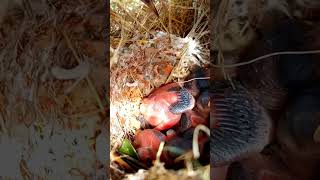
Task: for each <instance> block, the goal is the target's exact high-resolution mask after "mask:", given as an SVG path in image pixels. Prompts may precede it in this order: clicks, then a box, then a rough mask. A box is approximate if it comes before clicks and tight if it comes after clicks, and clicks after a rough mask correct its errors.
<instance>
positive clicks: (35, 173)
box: [0, 0, 108, 179]
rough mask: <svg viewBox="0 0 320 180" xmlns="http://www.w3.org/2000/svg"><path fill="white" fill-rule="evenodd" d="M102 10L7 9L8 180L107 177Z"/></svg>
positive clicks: (6, 4)
mask: <svg viewBox="0 0 320 180" xmlns="http://www.w3.org/2000/svg"><path fill="white" fill-rule="evenodd" d="M100 3H101V2H99V1H90V2H89V1H81V2H80V1H77V0H75V1H68V2H64V1H59V0H57V1H50V3H49V1H32V2H31V1H2V2H1V8H2V9H1V15H2V16H1V19H0V23H1V35H0V39H1V60H0V61H1V65H0V69H1V70H0V84H1V88H0V97H1V98H0V99H1V100H0V101H1V102H0V104H1V105H0V107H1V110H0V122H1V125H0V126H1V139H0V147H1V152H0V156H1V158H2V160H3V161H1V163H0V166H1V168H0V169H1V170H0V176H1V178H8V179H22V178H24V179H83V178H89V177H92V178H93V177H99V178H101V177H102V178H105V177H106V176H107V174H106V168H105V164H106V161H107V158H106V156H105V154H106V153H105V152H106V151H107V149H106V148H104V147H107V146H108V144H107V131H106V130H105V129H106V128H105V127H104V125H103V122H104V121H105V107H106V105H107V104H106V98H105V94H106V90H107V89H106V81H107V80H106V73H107V72H106V71H105V69H107V65H106V62H105V59H104V43H103V40H102V35H101V32H102V29H103V27H102V26H103V18H104V14H103V13H101V12H103V11H101V10H103V7H101V6H100V5H99V4H100ZM71 27H72V28H71ZM93 69H94V71H93ZM96 149H99V150H100V149H104V151H105V152H100V151H96ZM8 152H10V153H8ZM8 162H10V163H9V164H8ZM61 165H63V166H61Z"/></svg>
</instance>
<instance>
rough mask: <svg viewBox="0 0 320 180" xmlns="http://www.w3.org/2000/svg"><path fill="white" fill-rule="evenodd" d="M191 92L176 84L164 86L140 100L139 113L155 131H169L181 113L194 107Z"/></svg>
mask: <svg viewBox="0 0 320 180" xmlns="http://www.w3.org/2000/svg"><path fill="white" fill-rule="evenodd" d="M192 91H193V90H192V89H190V90H189V89H186V88H183V87H181V86H180V85H179V84H178V83H171V84H167V85H164V86H162V87H160V88H158V89H156V90H155V91H153V92H152V93H151V94H150V95H149V96H148V97H146V98H144V99H143V100H142V103H141V105H140V112H141V114H142V115H143V117H144V119H145V121H146V122H148V123H149V124H150V125H151V126H153V127H155V129H156V130H160V131H161V130H165V129H169V128H171V127H173V126H174V125H176V124H177V123H178V122H179V121H180V118H181V115H182V113H184V112H186V111H189V110H191V109H193V107H194V106H195V99H194V97H193V95H192Z"/></svg>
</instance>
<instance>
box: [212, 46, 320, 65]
mask: <svg viewBox="0 0 320 180" xmlns="http://www.w3.org/2000/svg"><path fill="white" fill-rule="evenodd" d="M301 54H320V50H310V51H280V52H274V53H270V54H266V55H263V56H260V57H257V58H254V59H252V60H250V61H246V62H241V63H235V64H229V65H225V64H223V65H217V64H210V65H211V66H212V67H215V68H234V67H238V66H244V65H248V64H251V63H254V62H257V61H260V60H264V59H266V58H269V57H272V56H278V55H301Z"/></svg>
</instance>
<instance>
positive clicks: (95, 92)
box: [62, 31, 105, 114]
mask: <svg viewBox="0 0 320 180" xmlns="http://www.w3.org/2000/svg"><path fill="white" fill-rule="evenodd" d="M62 34H63V36H64V38H65V39H66V41H67V44H68V46H69V48H70V49H71V51H72V53H73V55H74V57H75V58H76V60H77V62H78V63H79V64H80V63H81V60H80V58H79V56H78V54H77V52H76V51H75V49H74V48H73V46H72V43H71V41H70V39H69V37H68V36H67V34H66V32H65V31H62ZM85 79H86V81H87V83H88V85H89V88H90V89H91V91H92V93H93V94H94V97H95V99H96V101H97V103H98V106H99V108H100V111H101V113H103V114H104V113H105V112H104V107H103V105H102V102H101V99H100V97H99V95H98V93H97V91H96V90H95V88H94V86H93V84H92V82H91V80H90V78H89V77H88V76H86V77H85Z"/></svg>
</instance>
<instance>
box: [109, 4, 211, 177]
mask: <svg viewBox="0 0 320 180" xmlns="http://www.w3.org/2000/svg"><path fill="white" fill-rule="evenodd" d="M208 2H209V1H202V0H199V1H196V3H193V1H170V3H169V2H165V1H155V5H156V8H157V9H158V12H159V17H158V18H157V16H156V14H154V13H153V12H152V11H151V10H149V9H148V8H146V6H141V5H143V3H142V2H139V1H133V0H131V1H130V0H127V1H116V0H115V1H111V25H110V26H111V27H110V28H111V36H110V40H111V41H110V42H111V43H110V46H111V47H110V52H111V53H110V141H111V142H110V143H111V147H110V148H111V156H110V157H111V170H112V171H113V172H114V173H112V177H113V178H114V179H118V178H120V177H116V176H115V174H120V176H121V177H122V178H123V176H124V175H125V173H124V172H123V170H124V169H123V168H121V167H119V166H117V165H116V164H115V163H114V162H113V161H116V159H118V158H119V156H118V155H115V153H114V152H115V151H117V149H118V148H119V146H120V145H121V144H122V142H123V140H124V139H125V138H127V139H132V137H133V135H134V134H135V132H136V130H138V129H140V127H141V122H140V121H139V115H140V110H139V106H140V103H141V100H142V98H143V97H145V96H147V95H149V93H150V92H151V91H152V90H153V89H155V88H157V87H159V86H161V85H164V84H166V83H169V82H177V81H183V80H185V79H186V77H187V76H188V75H190V73H192V71H193V69H194V68H195V67H199V66H200V67H201V66H205V65H206V64H208V57H209V46H208V42H207V41H206V38H208V35H209V34H208V12H209V11H208V8H209V6H208ZM158 165H159V166H158V167H157V168H155V169H157V170H156V171H157V172H160V169H161V168H159V167H162V166H161V163H160V164H158ZM162 168H163V167H162ZM156 171H153V172H152V173H151V174H153V175H155V174H156V173H155V172H156ZM163 171H166V170H165V169H162V170H161V172H163ZM117 172H118V173H117ZM168 172H169V171H168ZM180 173H181V172H180ZM183 173H186V171H185V172H183ZM148 174H150V171H143V170H141V171H139V172H138V174H137V176H128V178H129V179H134V178H138V177H140V179H141V178H142V177H143V178H144V179H145V178H146V177H151V176H149V175H148ZM187 174H188V173H187ZM189 174H190V173H189ZM191 174H192V173H191ZM172 177H177V176H173V175H172ZM190 177H194V178H198V176H197V175H192V176H190ZM143 178H142V179H143ZM194 178H193V179H194ZM173 179H174V178H173ZM191 179H192V178H191Z"/></svg>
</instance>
